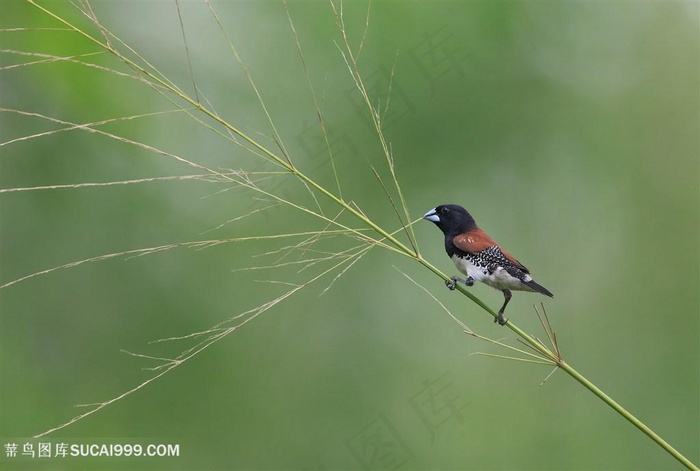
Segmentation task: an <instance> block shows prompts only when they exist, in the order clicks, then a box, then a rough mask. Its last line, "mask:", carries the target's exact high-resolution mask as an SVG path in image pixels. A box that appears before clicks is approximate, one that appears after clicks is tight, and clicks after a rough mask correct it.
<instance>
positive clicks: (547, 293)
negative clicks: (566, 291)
mask: <svg viewBox="0 0 700 471" xmlns="http://www.w3.org/2000/svg"><path fill="white" fill-rule="evenodd" d="M523 283H525V284H526V285H528V286H529V287H530V288H532V289H533V290H534V291H537V292H538V293H542V294H544V295H545V296H549V297H550V298H553V297H554V295H553V294H552V292H551V291H549V290H548V289H547V288H545V287H544V286H542V285H540V284H538V283H537V282H536V281H535V280H531V281H524V282H523Z"/></svg>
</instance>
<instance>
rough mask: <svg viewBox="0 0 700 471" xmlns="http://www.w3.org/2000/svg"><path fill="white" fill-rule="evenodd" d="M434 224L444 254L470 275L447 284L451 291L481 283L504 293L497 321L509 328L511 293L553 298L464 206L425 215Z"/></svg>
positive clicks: (439, 207)
mask: <svg viewBox="0 0 700 471" xmlns="http://www.w3.org/2000/svg"><path fill="white" fill-rule="evenodd" d="M423 219H426V220H428V221H431V222H433V223H435V225H436V226H437V227H439V228H440V230H441V231H442V232H443V234H445V251H446V252H447V255H449V256H450V258H451V259H452V262H453V263H454V264H455V266H456V267H457V269H458V270H459V271H460V272H462V273H463V274H465V275H467V278H466V279H463V278H460V277H458V276H453V277H451V278H450V280H451V281H445V284H446V285H447V287H448V288H449V289H450V290H454V289H455V288H456V287H457V282H462V283H464V284H465V285H466V286H473V285H474V283H475V282H477V281H480V282H482V283H484V284H486V285H488V286H491V287H492V288H495V289H497V290H500V291H502V292H503V297H504V298H505V299H504V302H503V306H501V309H499V310H498V315H497V316H496V317H495V318H494V322H498V323H499V324H500V325H506V323H507V322H508V319H506V318H504V317H503V312H504V311H505V309H506V306H507V305H508V302H509V301H510V298H511V296H512V293H511V291H530V292H537V293H541V294H543V295H545V296H549V297H550V298H551V297H554V295H553V294H552V292H551V291H549V290H548V289H547V288H545V287H544V286H542V285H540V284H539V283H537V282H536V281H535V280H533V279H532V276H530V270H528V269H527V268H526V267H525V265H523V264H522V263H520V262H519V261H518V260H517V259H516V258H515V257H513V256H512V255H511V254H509V253H508V252H506V251H505V250H504V249H503V248H501V246H500V245H498V244H497V243H496V242H495V241H494V240H493V239H492V238H491V237H490V236H489V235H488V234H486V232H484V231H483V230H481V229H480V228H479V226H477V225H476V222H475V221H474V218H473V217H472V215H471V214H469V212H467V210H466V209H464V208H463V207H461V206H459V205H456V204H444V205H440V206H437V207H435V208H433V209H431V210H430V211H428V212H427V213H425V215H424V216H423Z"/></svg>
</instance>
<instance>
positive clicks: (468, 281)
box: [445, 276, 474, 291]
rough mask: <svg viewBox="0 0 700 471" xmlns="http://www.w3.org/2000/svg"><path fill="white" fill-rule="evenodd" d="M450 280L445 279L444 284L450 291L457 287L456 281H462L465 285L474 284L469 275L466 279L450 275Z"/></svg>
mask: <svg viewBox="0 0 700 471" xmlns="http://www.w3.org/2000/svg"><path fill="white" fill-rule="evenodd" d="M450 280H451V281H445V286H447V288H448V289H449V290H450V291H453V290H455V289H456V288H457V282H462V283H464V284H465V285H467V286H474V278H472V277H471V276H468V277H467V279H466V280H465V279H463V278H460V277H458V276H451V277H450Z"/></svg>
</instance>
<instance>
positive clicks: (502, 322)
mask: <svg viewBox="0 0 700 471" xmlns="http://www.w3.org/2000/svg"><path fill="white" fill-rule="evenodd" d="M511 296H512V295H511V293H510V290H508V289H504V290H503V297H504V298H505V302H504V303H503V306H501V309H499V310H498V316H496V318H494V320H493V321H494V322H498V324H499V325H506V324H507V323H508V319H505V318H504V317H503V311H505V310H506V306H507V305H508V301H510V298H511Z"/></svg>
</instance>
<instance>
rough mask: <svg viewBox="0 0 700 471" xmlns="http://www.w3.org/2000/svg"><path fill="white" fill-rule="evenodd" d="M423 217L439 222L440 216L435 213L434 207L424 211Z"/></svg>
mask: <svg viewBox="0 0 700 471" xmlns="http://www.w3.org/2000/svg"><path fill="white" fill-rule="evenodd" d="M423 219H427V220H428V221H432V222H440V216H438V215H437V212H435V208H433V209H431V210H430V211H428V212H427V213H425V216H423Z"/></svg>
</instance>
